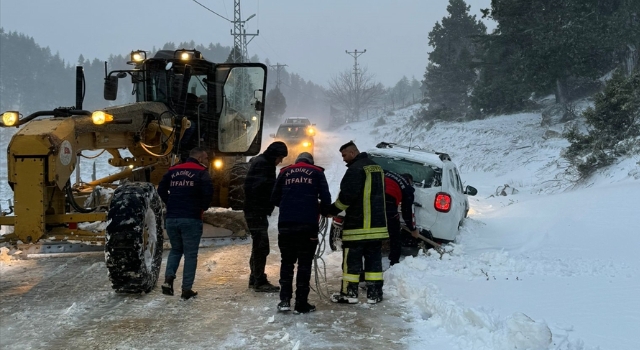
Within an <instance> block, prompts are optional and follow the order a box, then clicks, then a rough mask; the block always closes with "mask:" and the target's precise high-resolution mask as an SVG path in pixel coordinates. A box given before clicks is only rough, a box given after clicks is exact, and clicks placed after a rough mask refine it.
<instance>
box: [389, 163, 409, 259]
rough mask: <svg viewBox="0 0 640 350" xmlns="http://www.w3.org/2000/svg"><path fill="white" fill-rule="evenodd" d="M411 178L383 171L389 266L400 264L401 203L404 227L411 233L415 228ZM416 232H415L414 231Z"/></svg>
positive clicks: (407, 175) (406, 175)
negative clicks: (399, 211)
mask: <svg viewBox="0 0 640 350" xmlns="http://www.w3.org/2000/svg"><path fill="white" fill-rule="evenodd" d="M412 181H413V178H412V177H411V175H410V174H402V175H400V174H398V173H395V172H393V171H388V170H385V171H384V189H385V197H386V207H387V209H386V211H387V229H388V230H389V243H390V246H391V247H390V252H389V264H390V265H391V266H393V265H395V264H397V263H399V262H400V252H401V250H402V239H401V235H400V232H401V231H400V214H399V213H398V206H399V205H400V204H401V203H402V206H401V208H402V209H401V211H402V219H403V220H404V222H405V225H406V226H407V227H408V228H409V229H410V230H411V231H412V232H413V231H416V227H415V225H414V222H413V201H414V196H413V193H414V192H415V190H414V188H413V185H412ZM416 232H417V231H416Z"/></svg>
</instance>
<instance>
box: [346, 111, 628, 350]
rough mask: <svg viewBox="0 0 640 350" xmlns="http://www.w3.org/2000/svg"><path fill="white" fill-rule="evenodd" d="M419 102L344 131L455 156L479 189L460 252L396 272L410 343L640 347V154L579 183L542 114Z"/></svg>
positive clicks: (412, 262)
mask: <svg viewBox="0 0 640 350" xmlns="http://www.w3.org/2000/svg"><path fill="white" fill-rule="evenodd" d="M419 108H420V107H419V106H417V105H416V106H413V107H410V108H407V109H404V110H402V111H399V112H397V113H396V114H395V116H392V117H390V118H387V121H386V124H385V125H383V126H380V127H378V128H375V127H374V126H373V125H375V123H376V121H377V119H372V120H368V121H365V122H361V123H358V124H355V125H354V124H352V125H348V126H345V127H342V128H341V130H340V133H341V134H342V136H343V137H342V140H348V138H349V137H350V138H352V139H354V140H355V141H356V143H357V144H358V145H361V146H360V148H361V149H366V148H369V147H373V146H374V145H375V144H376V143H377V142H378V141H387V142H397V143H400V144H405V145H409V144H410V145H417V146H420V147H422V148H423V149H433V150H436V151H441V152H446V153H449V155H451V157H452V159H453V161H454V162H455V163H456V164H457V165H458V166H459V168H460V170H461V177H462V180H463V182H465V184H466V185H473V186H474V187H476V188H478V191H479V192H478V195H477V196H475V197H470V204H471V211H470V214H469V216H470V217H469V219H468V220H467V221H466V222H465V224H464V227H463V228H462V230H461V233H460V235H459V237H458V240H457V242H456V244H454V245H453V252H452V253H451V254H446V255H444V256H442V257H440V256H439V255H438V254H431V255H424V254H423V255H420V256H418V257H415V258H414V257H408V258H406V259H405V260H404V261H403V262H402V263H401V264H399V265H396V266H394V267H392V268H390V269H389V270H388V271H387V272H386V273H385V280H386V285H385V288H386V293H387V295H391V296H393V297H401V298H404V299H405V300H406V304H407V305H409V306H408V308H410V309H413V315H412V317H413V323H414V334H413V335H412V336H410V337H409V338H408V339H409V341H408V344H409V345H410V346H409V348H413V349H423V348H434V347H435V346H437V347H438V348H440V349H616V350H617V349H638V348H640V335H638V334H637V331H635V330H637V329H640V301H639V300H638V298H637V297H635V295H637V293H638V292H640V282H639V279H638V277H639V276H638V274H639V272H640V262H639V260H638V259H637V251H636V250H637V247H639V246H640V238H639V235H638V233H639V232H640V220H639V219H638V218H637V207H638V204H640V181H637V180H640V161H639V160H640V157H639V156H635V157H631V158H627V159H623V160H620V161H619V162H618V163H617V164H615V165H613V166H611V167H609V168H607V169H605V170H602V171H599V172H597V175H596V176H594V177H593V178H592V179H589V181H588V182H587V183H586V184H582V185H579V186H576V185H574V184H573V183H572V182H571V181H570V180H571V178H570V177H569V176H568V175H566V174H567V173H566V169H567V166H568V164H567V162H566V161H565V160H564V159H562V158H561V156H560V154H561V151H562V149H563V148H564V147H566V146H567V145H568V142H567V141H566V140H565V139H561V138H545V137H544V135H545V129H544V128H542V127H541V126H540V119H541V116H540V114H537V113H523V114H517V115H509V116H499V117H493V118H488V119H485V120H477V121H471V122H467V123H444V122H438V123H430V124H424V123H423V124H422V125H420V124H416V123H415V122H414V121H413V116H414V115H415V113H416V111H417V110H418V109H419ZM355 131H357V132H355ZM363 134H364V135H363ZM350 135H352V136H350ZM363 146H364V147H363ZM505 184H506V185H508V186H509V187H507V188H506V189H505V187H504V186H505ZM502 189H505V193H506V194H507V196H499V195H497V192H500V191H501V190H502ZM514 189H515V191H514Z"/></svg>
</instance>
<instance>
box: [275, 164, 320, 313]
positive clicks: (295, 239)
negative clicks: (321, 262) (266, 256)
mask: <svg viewBox="0 0 640 350" xmlns="http://www.w3.org/2000/svg"><path fill="white" fill-rule="evenodd" d="M318 199H320V205H318ZM271 203H273V204H274V205H275V206H277V207H280V215H279V216H278V232H279V234H278V247H279V248H280V255H281V258H282V260H281V265H280V287H281V289H280V303H279V304H278V311H290V310H291V297H292V296H293V288H292V283H293V270H294V265H295V263H296V261H297V262H298V273H297V275H296V304H295V307H294V312H295V313H307V312H313V311H315V310H316V307H315V305H311V304H309V302H308V297H309V289H310V287H309V281H310V280H311V263H312V262H313V257H314V255H315V251H316V247H317V246H318V231H319V227H318V219H319V217H320V213H321V212H322V213H326V209H327V208H328V207H329V206H330V205H331V193H329V185H328V184H327V178H326V177H325V176H324V169H323V168H321V167H318V166H315V165H314V164H313V156H312V155H311V154H310V153H307V152H302V153H300V155H298V158H296V161H295V163H294V164H293V165H290V166H288V167H285V168H282V169H281V170H280V174H279V175H278V179H277V180H276V186H275V187H274V189H273V194H272V195H271ZM321 208H323V209H322V210H321Z"/></svg>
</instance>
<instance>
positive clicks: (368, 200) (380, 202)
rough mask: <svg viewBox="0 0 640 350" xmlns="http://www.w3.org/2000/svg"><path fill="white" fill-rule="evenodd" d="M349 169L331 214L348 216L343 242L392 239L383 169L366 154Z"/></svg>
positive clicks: (356, 159) (357, 158) (354, 161)
mask: <svg viewBox="0 0 640 350" xmlns="http://www.w3.org/2000/svg"><path fill="white" fill-rule="evenodd" d="M347 166H348V169H347V171H346V173H345V174H344V177H343V178H342V181H341V182H340V194H339V195H338V199H337V200H336V202H335V203H333V206H332V208H331V210H330V212H331V213H332V214H334V215H336V214H338V213H339V212H341V211H343V210H344V211H345V212H346V215H345V218H344V224H343V226H342V228H343V232H342V240H343V241H345V242H347V241H361V240H374V239H386V238H389V233H388V231H387V216H386V213H385V193H384V172H383V170H382V168H381V167H380V166H379V165H378V164H376V163H375V162H374V161H373V160H371V159H370V158H369V157H368V155H367V154H366V153H364V152H363V153H360V154H358V155H357V156H356V157H355V158H354V159H353V160H352V161H351V163H349V164H348V165H347Z"/></svg>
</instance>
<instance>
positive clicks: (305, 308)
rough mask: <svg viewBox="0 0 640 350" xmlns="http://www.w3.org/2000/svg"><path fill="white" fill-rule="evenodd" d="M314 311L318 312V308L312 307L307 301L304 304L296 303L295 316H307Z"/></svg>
mask: <svg viewBox="0 0 640 350" xmlns="http://www.w3.org/2000/svg"><path fill="white" fill-rule="evenodd" d="M314 311H316V306H315V305H311V304H309V303H308V302H306V301H305V302H302V303H298V302H296V306H295V307H294V308H293V313H294V314H306V313H309V312H314Z"/></svg>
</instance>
